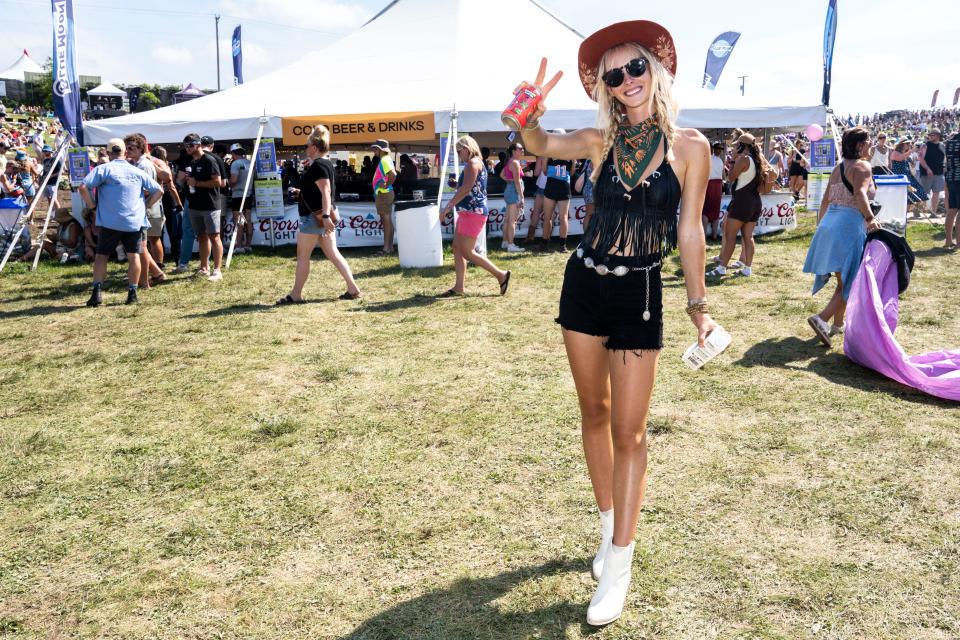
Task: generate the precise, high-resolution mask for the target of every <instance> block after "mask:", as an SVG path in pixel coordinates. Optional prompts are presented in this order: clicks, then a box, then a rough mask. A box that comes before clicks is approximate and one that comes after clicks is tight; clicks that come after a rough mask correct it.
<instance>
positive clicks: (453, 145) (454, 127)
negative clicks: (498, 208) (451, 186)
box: [447, 104, 460, 234]
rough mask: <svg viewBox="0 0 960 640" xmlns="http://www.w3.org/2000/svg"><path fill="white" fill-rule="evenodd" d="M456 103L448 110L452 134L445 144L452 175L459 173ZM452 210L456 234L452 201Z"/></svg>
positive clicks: (455, 211) (454, 227)
mask: <svg viewBox="0 0 960 640" xmlns="http://www.w3.org/2000/svg"><path fill="white" fill-rule="evenodd" d="M457 115H458V114H457V105H456V104H454V105H453V111H451V112H450V132H451V133H452V134H453V135H451V136H450V142H449V143H448V144H447V148H448V149H451V150H452V152H453V175H454V176H459V175H460V156H459V155H458V154H457V136H458V134H457ZM452 211H453V229H454V234H456V229H457V207H456V203H454V207H453V209H452Z"/></svg>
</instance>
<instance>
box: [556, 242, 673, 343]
mask: <svg viewBox="0 0 960 640" xmlns="http://www.w3.org/2000/svg"><path fill="white" fill-rule="evenodd" d="M585 258H592V259H593V261H594V262H595V263H596V264H605V265H606V266H607V268H608V269H611V270H612V269H613V268H614V267H617V266H620V265H624V266H627V267H636V266H640V265H648V264H651V263H655V262H656V261H657V260H658V258H656V257H654V258H653V259H652V260H638V259H637V258H625V257H621V256H611V255H607V256H602V257H599V258H598V257H597V256H595V255H593V253H592V252H591V251H589V250H585V251H584V253H583V257H578V256H577V253H576V252H575V253H574V254H573V255H572V256H570V259H569V260H568V261H567V268H566V271H565V272H564V274H563V289H562V290H561V292H560V315H559V317H557V323H558V324H559V325H560V326H561V327H563V328H564V329H567V330H568V331H576V332H578V333H585V334H587V335H591V336H602V337H604V338H607V340H606V342H605V343H604V345H603V346H605V347H606V348H607V349H610V350H611V351H619V350H625V351H649V350H660V349H662V348H663V285H662V283H661V280H660V267H654V268H652V269H650V271H649V283H650V306H649V310H650V319H649V320H644V319H643V312H644V310H645V309H647V306H646V305H647V272H644V271H630V273H628V274H627V275H624V276H616V275H613V274H612V273H608V274H606V275H600V274H599V273H597V271H596V270H595V269H592V268H589V267H587V266H586V265H585V264H584V259H585Z"/></svg>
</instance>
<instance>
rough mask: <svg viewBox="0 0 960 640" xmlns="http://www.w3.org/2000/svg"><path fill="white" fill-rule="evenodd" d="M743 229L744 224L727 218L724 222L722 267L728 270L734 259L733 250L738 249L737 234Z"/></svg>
mask: <svg viewBox="0 0 960 640" xmlns="http://www.w3.org/2000/svg"><path fill="white" fill-rule="evenodd" d="M742 227H743V223H742V222H740V221H739V220H734V219H733V218H731V217H730V216H727V218H726V220H724V221H723V245H722V246H721V248H720V266H722V267H724V268H726V266H727V263H728V262H730V258H732V257H733V250H734V249H736V248H737V232H738V231H740V229H741V228H742Z"/></svg>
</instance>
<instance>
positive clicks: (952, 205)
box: [943, 133, 960, 249]
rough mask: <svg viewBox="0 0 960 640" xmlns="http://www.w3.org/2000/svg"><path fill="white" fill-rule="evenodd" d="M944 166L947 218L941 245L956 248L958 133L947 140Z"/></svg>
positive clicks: (959, 231)
mask: <svg viewBox="0 0 960 640" xmlns="http://www.w3.org/2000/svg"><path fill="white" fill-rule="evenodd" d="M945 147H946V152H945V155H946V167H945V168H944V178H946V185H947V189H946V190H947V220H946V227H945V231H946V236H947V237H946V240H944V244H943V246H944V247H946V248H947V249H956V248H957V245H958V244H960V238H958V236H960V225H957V211H958V210H960V133H955V134H953V136H952V137H951V138H950V139H949V140H947V143H946V145H945Z"/></svg>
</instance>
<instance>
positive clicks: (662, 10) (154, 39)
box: [0, 0, 960, 113]
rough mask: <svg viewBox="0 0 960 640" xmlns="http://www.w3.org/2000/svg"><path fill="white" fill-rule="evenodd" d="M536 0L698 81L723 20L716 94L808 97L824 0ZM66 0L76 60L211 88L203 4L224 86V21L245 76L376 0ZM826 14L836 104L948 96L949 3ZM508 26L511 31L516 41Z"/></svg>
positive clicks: (31, 16)
mask: <svg viewBox="0 0 960 640" xmlns="http://www.w3.org/2000/svg"><path fill="white" fill-rule="evenodd" d="M436 1H437V2H445V1H449V0H436ZM471 1H474V2H482V1H483V0H471ZM516 1H522V0H516ZM539 1H540V3H541V4H542V5H544V6H545V7H546V8H547V9H549V10H550V11H552V12H553V13H554V14H556V15H557V16H558V17H559V18H561V19H563V20H564V21H565V22H567V23H569V24H570V25H571V26H573V27H574V28H576V29H577V30H578V31H580V32H581V33H584V34H588V33H591V32H593V31H595V30H596V29H598V28H600V27H603V26H605V25H607V24H610V23H612V22H616V21H619V20H626V19H637V18H645V19H651V20H655V21H657V22H660V23H661V24H663V25H664V26H666V27H667V28H668V29H670V31H671V32H672V33H673V35H674V37H675V39H676V40H677V46H678V58H679V64H680V68H679V72H678V77H677V83H678V85H681V86H682V87H683V88H685V89H693V88H695V87H699V83H700V79H701V77H702V73H703V63H704V58H705V55H706V49H707V47H708V46H709V44H710V42H711V41H712V39H713V38H714V37H715V36H716V35H717V34H719V33H721V32H722V31H726V30H737V31H741V32H742V33H743V36H742V37H741V39H740V42H739V44H738V45H737V48H736V50H735V51H734V53H733V54H732V56H731V58H730V61H729V63H728V65H727V68H726V70H725V71H724V74H723V77H722V79H721V81H720V84H719V86H718V88H717V94H719V95H721V96H730V97H734V96H736V95H739V85H740V82H739V80H738V79H737V76H741V75H747V76H748V78H747V81H746V91H747V95H748V96H750V97H752V98H754V99H761V100H763V101H764V102H765V103H767V104H801V103H802V104H815V103H817V102H818V101H819V99H820V84H821V80H822V58H821V55H822V54H821V47H822V34H823V22H824V16H825V11H826V0H789V1H788V0H739V1H735V2H729V3H724V2H715V1H712V0H668V1H666V2H650V1H641V0H630V1H629V2H624V1H611V0H595V1H586V0H539ZM2 2H3V5H4V6H5V7H8V6H9V9H8V10H6V11H5V12H4V13H5V17H7V18H15V20H14V21H13V22H12V24H14V25H19V29H17V28H15V27H7V28H6V29H5V33H4V38H2V40H0V68H2V67H5V66H6V65H8V64H11V63H12V62H13V61H14V60H15V59H16V58H17V57H18V55H19V53H20V50H21V49H23V48H26V49H29V50H30V53H31V55H32V56H33V57H34V58H35V59H37V60H38V62H42V61H43V60H44V59H45V58H46V56H47V55H48V52H49V49H50V10H49V6H50V3H49V0H2ZM76 4H77V7H78V8H77V12H78V21H79V31H80V36H79V50H78V58H79V61H80V67H81V69H80V71H81V73H84V74H91V75H100V76H103V78H104V79H106V80H109V81H111V82H114V83H127V84H132V83H137V82H151V83H153V82H156V83H160V84H178V85H183V84H186V83H187V82H194V83H195V84H198V85H200V86H202V87H215V86H216V63H215V53H214V42H215V38H214V19H213V15H214V14H215V13H219V14H221V16H222V18H221V21H220V38H221V84H222V86H224V87H226V86H228V85H229V84H230V83H231V82H232V80H231V78H232V71H231V67H230V59H229V55H230V54H229V51H230V47H229V38H230V33H231V32H232V30H233V27H234V26H236V25H237V24H242V25H243V33H244V74H245V76H246V78H247V79H248V80H249V79H252V78H254V77H257V76H259V75H263V74H264V73H267V72H269V71H270V70H272V69H274V68H276V67H277V66H282V65H284V64H286V63H288V62H290V61H293V60H295V59H297V58H298V57H299V56H300V55H302V53H303V52H305V51H308V50H311V49H317V48H320V47H323V46H326V45H327V44H329V43H330V42H332V41H335V40H336V38H337V37H339V36H341V35H343V34H344V33H347V32H349V31H351V30H353V29H356V28H357V27H359V26H360V25H361V24H363V22H364V21H366V20H367V19H368V18H369V17H371V16H372V15H374V14H375V13H376V12H377V11H379V10H380V9H381V8H382V7H383V6H384V5H386V4H387V0H352V1H342V0H190V1H187V0H166V2H164V3H163V4H162V5H161V4H159V3H154V2H142V1H139V0H76ZM161 6H162V7H163V8H159V7H161ZM839 14H840V24H839V35H838V39H837V47H836V54H835V60H834V71H833V80H834V89H833V96H832V97H833V100H832V103H833V106H834V107H835V108H836V110H837V111H838V112H841V113H847V112H858V111H860V112H872V111H876V110H886V109H892V108H899V107H908V108H921V107H925V106H929V104H930V97H931V95H932V93H933V90H934V89H940V102H939V104H940V106H943V105H944V104H946V103H947V102H948V101H952V99H953V92H954V89H956V88H957V87H958V86H960V55H958V54H957V52H956V42H957V36H958V33H960V2H957V1H956V0H839ZM503 24H504V29H503V31H502V32H500V33H492V34H478V36H479V37H478V43H479V44H480V45H481V46H482V47H483V48H484V49H485V50H486V51H488V52H489V56H490V60H491V64H502V60H503V57H504V55H505V51H506V47H510V46H517V44H518V42H522V46H531V47H535V46H536V33H535V32H524V31H523V30H522V28H521V27H520V26H512V25H511V24H510V18H509V15H504V16H503ZM895 30H896V31H895ZM517 33H520V34H522V35H523V38H522V39H521V40H519V41H518V39H517V38H516V34H517ZM951 49H952V50H951ZM405 64H406V63H405ZM532 71H533V70H531V71H527V70H518V73H520V74H521V75H523V74H528V73H532ZM361 73H362V71H361Z"/></svg>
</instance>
